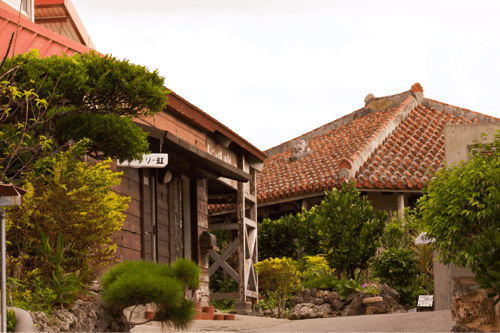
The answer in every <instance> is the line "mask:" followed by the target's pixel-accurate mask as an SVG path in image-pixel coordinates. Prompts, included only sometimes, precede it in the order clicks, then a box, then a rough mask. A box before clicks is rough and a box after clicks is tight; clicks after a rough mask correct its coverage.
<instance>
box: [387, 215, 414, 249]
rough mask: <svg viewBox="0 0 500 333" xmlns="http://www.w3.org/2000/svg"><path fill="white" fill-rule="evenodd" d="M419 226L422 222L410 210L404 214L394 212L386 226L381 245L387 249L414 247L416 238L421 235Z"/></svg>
mask: <svg viewBox="0 0 500 333" xmlns="http://www.w3.org/2000/svg"><path fill="white" fill-rule="evenodd" d="M419 225H420V220H418V219H417V217H416V216H415V213H414V212H413V211H412V210H410V209H409V208H405V210H404V211H402V212H393V213H392V216H391V219H390V221H389V222H388V223H386V224H385V226H384V231H383V233H382V236H381V237H380V245H381V246H382V247H384V248H386V249H388V248H390V247H395V248H408V247H411V246H413V245H414V244H415V241H414V239H415V237H416V236H418V235H419V234H420V230H419Z"/></svg>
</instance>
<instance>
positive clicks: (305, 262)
mask: <svg viewBox="0 0 500 333" xmlns="http://www.w3.org/2000/svg"><path fill="white" fill-rule="evenodd" d="M300 263H301V267H300V271H301V275H302V281H303V282H304V283H305V282H307V281H309V280H312V279H315V278H318V277H321V276H325V275H331V274H333V272H334V271H335V269H331V268H330V266H329V265H328V261H327V260H326V259H325V255H324V254H318V255H316V256H305V257H304V258H303V259H302V260H301V262H300Z"/></svg>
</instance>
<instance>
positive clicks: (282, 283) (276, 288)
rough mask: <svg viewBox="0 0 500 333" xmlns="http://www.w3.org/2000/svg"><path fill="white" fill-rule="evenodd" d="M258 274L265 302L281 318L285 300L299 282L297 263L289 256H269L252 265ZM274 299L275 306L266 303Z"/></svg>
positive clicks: (289, 296)
mask: <svg viewBox="0 0 500 333" xmlns="http://www.w3.org/2000/svg"><path fill="white" fill-rule="evenodd" d="M254 267H255V269H256V271H257V273H258V274H259V287H260V289H261V290H262V291H263V292H265V293H266V294H267V295H266V296H267V298H266V304H267V305H268V306H269V308H270V309H272V310H273V312H274V314H275V316H276V317H278V318H283V314H284V310H285V302H286V300H287V299H288V298H291V297H292V294H291V293H292V292H293V291H295V290H296V289H297V287H298V285H299V283H300V271H299V270H298V268H299V267H298V264H297V262H296V261H295V260H293V259H291V258H282V259H280V258H271V259H266V260H264V261H260V262H258V263H256V264H255V265H254ZM269 299H275V300H276V307H274V306H271V305H270V304H269V303H268V300H269Z"/></svg>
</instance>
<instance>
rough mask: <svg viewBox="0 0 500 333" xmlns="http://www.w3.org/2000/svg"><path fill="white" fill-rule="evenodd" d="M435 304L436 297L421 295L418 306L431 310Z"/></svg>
mask: <svg viewBox="0 0 500 333" xmlns="http://www.w3.org/2000/svg"><path fill="white" fill-rule="evenodd" d="M433 302H434V295H419V296H418V304H417V306H418V307H428V308H431V307H432V303H433Z"/></svg>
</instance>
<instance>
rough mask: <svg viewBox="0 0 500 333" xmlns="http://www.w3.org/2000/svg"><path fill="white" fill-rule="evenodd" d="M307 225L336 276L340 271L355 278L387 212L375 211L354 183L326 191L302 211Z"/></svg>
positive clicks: (374, 247)
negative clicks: (319, 198) (314, 233)
mask: <svg viewBox="0 0 500 333" xmlns="http://www.w3.org/2000/svg"><path fill="white" fill-rule="evenodd" d="M304 214H305V218H306V220H307V225H308V226H309V227H310V228H312V229H314V231H315V232H316V233H317V235H318V238H319V242H318V244H319V248H320V250H321V252H320V253H324V254H325V255H326V257H327V259H328V262H329V264H330V267H332V268H335V271H336V274H337V277H338V278H340V276H341V274H342V273H344V274H345V275H346V276H348V277H349V278H352V279H355V278H356V277H355V271H356V269H357V268H359V269H362V270H364V269H367V268H368V260H369V259H370V258H371V257H373V256H374V255H375V252H376V250H377V247H378V246H379V245H380V242H379V238H380V236H381V234H382V231H383V227H384V224H385V220H386V218H387V212H385V211H375V210H374V209H373V206H372V205H371V203H370V202H369V201H368V199H367V198H366V197H360V193H359V191H358V190H357V189H356V188H355V187H354V184H352V183H351V184H348V183H346V182H344V183H342V189H341V190H337V189H336V188H334V189H333V190H332V191H330V192H327V194H326V196H325V198H324V200H323V201H322V202H321V203H320V204H319V205H318V206H315V207H313V208H311V209H310V210H309V211H305V212H304Z"/></svg>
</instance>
